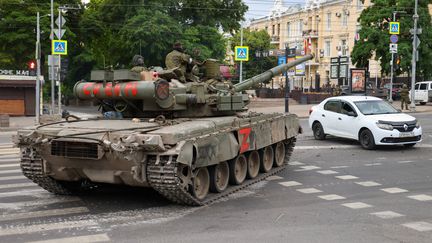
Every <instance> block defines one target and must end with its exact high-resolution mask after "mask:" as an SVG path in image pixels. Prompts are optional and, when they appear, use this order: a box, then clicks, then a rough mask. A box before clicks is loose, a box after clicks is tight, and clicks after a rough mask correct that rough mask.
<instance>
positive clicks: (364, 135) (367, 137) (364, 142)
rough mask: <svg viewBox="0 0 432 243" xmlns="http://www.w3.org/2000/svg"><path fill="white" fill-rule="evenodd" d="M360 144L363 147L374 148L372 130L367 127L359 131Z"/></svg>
mask: <svg viewBox="0 0 432 243" xmlns="http://www.w3.org/2000/svg"><path fill="white" fill-rule="evenodd" d="M359 140H360V144H361V146H362V147H363V148H364V149H369V150H370V149H374V148H375V139H374V136H373V134H372V132H371V131H370V130H369V129H365V130H363V131H361V133H360V138H359Z"/></svg>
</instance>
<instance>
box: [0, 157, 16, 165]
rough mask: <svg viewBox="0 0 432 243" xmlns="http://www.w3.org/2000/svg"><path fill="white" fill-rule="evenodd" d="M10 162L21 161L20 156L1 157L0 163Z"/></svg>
mask: <svg viewBox="0 0 432 243" xmlns="http://www.w3.org/2000/svg"><path fill="white" fill-rule="evenodd" d="M10 162H20V158H18V157H16V158H7V159H0V164H3V163H10Z"/></svg>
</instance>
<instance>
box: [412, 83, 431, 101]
mask: <svg viewBox="0 0 432 243" xmlns="http://www.w3.org/2000/svg"><path fill="white" fill-rule="evenodd" d="M427 85H428V84H427V83H417V84H416V85H415V101H416V102H427V100H428V97H427V96H428V91H427Z"/></svg>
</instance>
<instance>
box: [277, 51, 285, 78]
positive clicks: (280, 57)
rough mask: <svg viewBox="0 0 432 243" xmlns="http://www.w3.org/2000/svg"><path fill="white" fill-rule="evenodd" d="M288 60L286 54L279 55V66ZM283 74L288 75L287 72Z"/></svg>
mask: <svg viewBox="0 0 432 243" xmlns="http://www.w3.org/2000/svg"><path fill="white" fill-rule="evenodd" d="M286 62H287V60H286V56H279V57H278V66H279V65H282V64H285V63H286ZM283 75H286V73H283Z"/></svg>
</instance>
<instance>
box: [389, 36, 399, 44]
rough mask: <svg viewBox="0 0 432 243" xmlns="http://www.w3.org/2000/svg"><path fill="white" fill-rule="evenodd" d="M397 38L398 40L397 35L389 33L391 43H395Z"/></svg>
mask: <svg viewBox="0 0 432 243" xmlns="http://www.w3.org/2000/svg"><path fill="white" fill-rule="evenodd" d="M398 40H399V37H398V36H397V35H391V36H390V41H391V43H397V42H398Z"/></svg>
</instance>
